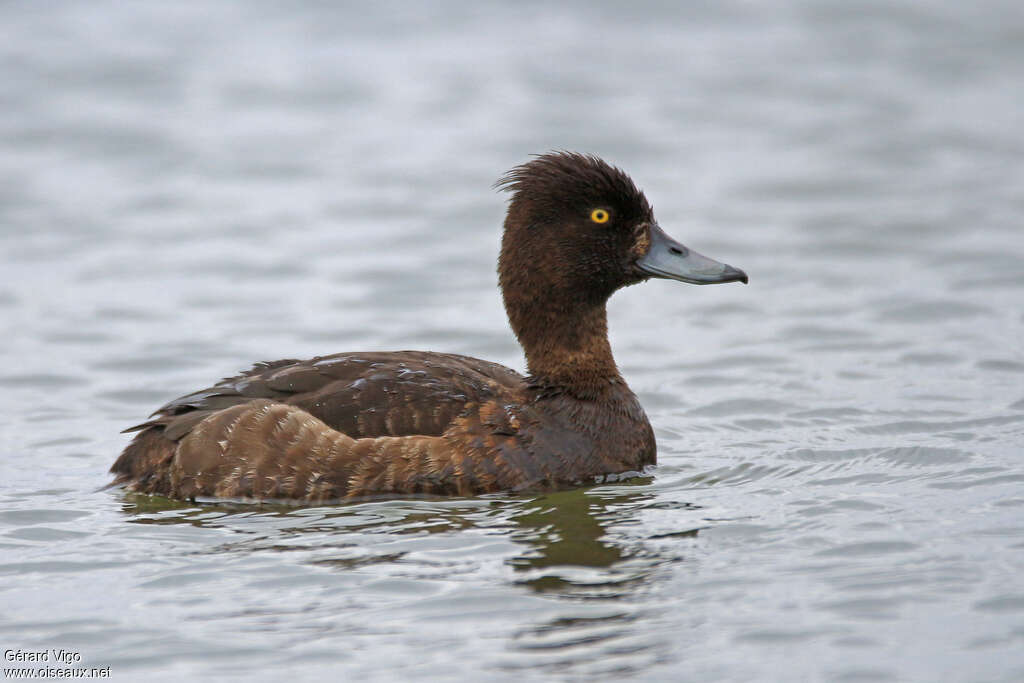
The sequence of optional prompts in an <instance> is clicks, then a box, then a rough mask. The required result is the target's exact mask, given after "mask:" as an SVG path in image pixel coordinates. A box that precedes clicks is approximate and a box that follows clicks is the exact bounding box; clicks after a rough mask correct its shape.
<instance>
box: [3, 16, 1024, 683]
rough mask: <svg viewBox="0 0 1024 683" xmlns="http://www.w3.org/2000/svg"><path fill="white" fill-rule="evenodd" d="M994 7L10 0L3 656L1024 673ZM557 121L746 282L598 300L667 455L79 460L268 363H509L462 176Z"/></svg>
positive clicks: (1017, 289) (243, 674)
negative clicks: (173, 495) (433, 490)
mask: <svg viewBox="0 0 1024 683" xmlns="http://www.w3.org/2000/svg"><path fill="white" fill-rule="evenodd" d="M1021 7H1022V6H1021V5H1020V3H1017V2H1010V1H1009V0H1008V1H1007V2H1004V3H1000V2H979V3H953V2H937V1H935V2H921V1H917V0H914V1H911V0H904V1H902V2H899V1H897V2H870V3H848V2H844V1H840V0H831V1H826V2H811V1H810V0H808V1H807V2H787V3H783V2H776V3H772V2H757V1H755V2H697V3H651V4H644V5H642V6H634V7H633V8H632V9H629V10H625V9H618V10H616V9H601V8H598V7H595V6H593V5H592V4H589V3H578V4H561V5H559V6H558V7H557V8H555V7H551V6H548V5H546V4H522V3H520V4H516V5H515V6H514V7H513V6H511V5H510V6H506V7H490V8H487V7H485V6H482V5H478V4H477V3H468V2H466V3H457V2H451V3H441V4H436V5H431V6H429V7H428V6H427V5H426V4H424V6H422V7H419V6H416V7H413V6H412V4H411V3H409V4H398V3H396V4H387V3H384V4H374V3H350V4H344V3H316V2H304V3H283V4H281V3H258V2H244V3H243V2H237V3H218V4H208V3H162V4H149V5H148V6H144V5H142V4H132V5H124V4H121V3H104V2H89V3H85V2H64V3H34V2H23V3H5V4H4V5H3V7H2V8H0V60H2V61H0V69H2V78H0V272H2V275H0V320H2V321H3V328H2V329H3V332H4V338H3V342H4V343H3V344H2V348H0V389H2V392H0V413H2V415H3V419H2V420H0V444H2V452H0V467H2V476H0V547H2V553H0V595H2V604H3V609H2V611H0V645H2V647H3V649H4V650H10V649H22V650H41V649H46V648H68V649H71V650H74V651H76V652H79V653H80V654H81V656H82V664H83V665H87V666H98V667H105V666H109V667H111V671H112V672H113V674H114V676H115V678H120V679H123V680H142V679H143V678H146V679H147V680H172V679H173V680H179V679H181V678H183V677H188V678H191V679H203V680H223V679H227V678H231V677H233V676H238V677H240V678H245V679H246V680H254V681H257V680H258V681H264V680H265V681H278V680H320V679H324V678H327V677H334V678H338V677H341V678H352V679H354V678H356V677H359V678H365V679H372V680H378V679H388V678H390V679H393V680H394V679H398V678H404V679H410V678H414V677H415V678H451V679H457V678H475V679H484V680H492V679H493V680H531V679H537V678H542V677H551V678H554V679H591V678H604V677H607V678H622V677H627V676H635V677H638V678H644V679H649V680H702V681H712V680H755V679H757V680H779V681H791V680H835V681H852V680H857V681H861V680H868V681H889V680H920V681H939V680H947V681H983V680H984V681H1015V680H1022V679H1024V654H1022V653H1024V462H1022V460H1024V192H1022V188H1024V138H1022V133H1021V131H1022V127H1021V121H1022V118H1021V117H1022V113H1024V89H1022V87H1021V84H1022V83H1024V10H1022V9H1021ZM552 148H566V149H574V150H580V151H588V152H593V153H597V154H600V155H602V156H605V157H606V158H608V159H609V160H611V161H613V162H615V163H616V164H618V165H621V166H622V167H624V168H626V169H627V170H629V171H630V173H631V174H632V175H633V177H634V178H635V179H636V180H637V182H638V184H640V185H641V186H642V187H643V188H644V189H645V190H646V192H647V194H648V196H649V198H650V199H651V201H652V203H653V204H654V206H655V209H656V212H657V215H658V217H659V220H660V222H661V224H662V226H663V227H665V228H666V230H668V231H669V232H670V233H672V234H673V235H675V236H677V237H678V238H680V239H681V240H682V241H684V242H685V243H687V244H688V245H690V246H693V247H695V248H697V249H699V250H700V251H702V252H704V253H706V254H708V255H712V256H716V257H719V258H722V259H723V260H727V261H728V262H730V263H733V264H735V265H738V266H741V267H743V268H744V269H746V270H747V271H748V272H749V273H750V275H751V283H750V285H749V286H748V287H742V286H738V285H728V286H719V287H703V288H697V287H688V286H685V285H681V284H679V283H671V282H651V283H647V284H645V285H641V286H638V287H634V288H631V289H629V290H626V291H623V292H621V293H619V294H617V295H616V296H615V298H614V299H613V300H612V302H611V306H610V311H609V319H610V326H611V328H612V342H613V347H614V349H615V353H616V357H617V360H618V362H619V365H620V367H621V369H622V371H623V373H624V375H625V376H626V377H627V379H628V381H629V382H630V384H631V386H632V387H633V388H634V390H635V391H636V392H637V393H638V394H639V396H640V398H641V401H642V402H643V404H644V406H645V407H646V409H647V412H648V414H649V416H650V418H651V422H652V423H653V424H654V425H655V428H656V432H657V437H658V442H659V462H660V464H659V466H658V468H657V469H656V470H654V471H652V472H650V473H649V476H645V477H643V478H639V479H635V480H630V481H623V482H617V483H612V484H606V485H599V486H594V487H589V488H586V489H581V490H575V491H566V492H563V493H558V494H555V495H549V496H540V497H537V496H525V497H524V496H501V495H499V496H491V497H484V498H478V499H462V500H396V501H378V502H370V503H365V504H356V505H348V506H336V507H322V508H310V509H289V508H273V507H245V506H223V505H221V506H216V505H211V506H196V505H191V504H184V503H176V502H173V501H168V500H164V499H158V498H147V497H140V496H135V495H131V494H128V493H125V492H123V491H120V490H116V489H115V490H110V489H106V490H105V489H103V488H102V487H103V486H104V485H105V484H106V483H107V482H108V481H109V478H108V475H107V474H106V470H107V468H108V467H109V466H110V464H111V462H112V461H113V459H114V458H115V457H116V455H117V453H118V452H119V450H120V449H121V448H122V447H123V446H124V444H125V443H126V442H127V438H126V437H125V436H123V435H120V434H119V433H118V432H119V430H120V429H122V428H124V427H126V426H128V425H131V424H135V423H137V422H139V421H140V420H141V419H142V418H144V417H145V415H146V414H148V413H149V411H150V410H152V409H153V408H154V407H156V406H157V405H159V404H160V403H162V402H163V401H165V400H167V399H170V398H173V397H175V396H178V395H180V394H183V393H186V392H187V391H190V390H192V389H195V388H198V387H202V386H207V385H208V384H209V382H210V381H211V380H214V379H217V378H219V377H222V376H225V375H230V374H234V373H235V372H236V371H238V370H240V369H242V368H244V367H247V365H248V364H249V363H251V362H252V361H255V360H268V359H274V358H280V357H303V356H312V355H316V354H323V353H330V352H335V351H346V350H373V349H403V348H419V349H431V350H438V351H454V352H461V353H467V354H471V355H475V356H480V357H483V358H488V359H491V360H496V361H499V362H503V363H506V364H508V365H511V366H513V367H516V368H519V369H521V368H522V365H523V362H522V358H521V355H520V351H519V348H518V346H517V345H516V343H515V340H514V339H513V338H512V335H511V333H510V332H509V330H508V326H507V323H506V322H505V318H504V313H503V310H502V308H501V303H500V298H499V295H498V292H497V289H496V275H495V271H494V262H495V256H496V253H497V246H498V242H499V238H500V235H499V231H500V221H501V218H502V215H503V210H504V199H503V198H502V197H501V196H499V195H498V194H496V193H495V192H493V191H492V190H491V189H490V185H491V183H492V182H493V181H494V180H495V179H496V178H497V177H498V175H499V174H500V173H501V172H503V171H504V170H506V169H508V168H509V167H511V166H512V165H514V164H517V163H520V162H522V161H524V160H525V159H527V158H528V154H530V153H534V152H543V151H546V150H548V149H552ZM4 666H9V664H8V662H5V663H4Z"/></svg>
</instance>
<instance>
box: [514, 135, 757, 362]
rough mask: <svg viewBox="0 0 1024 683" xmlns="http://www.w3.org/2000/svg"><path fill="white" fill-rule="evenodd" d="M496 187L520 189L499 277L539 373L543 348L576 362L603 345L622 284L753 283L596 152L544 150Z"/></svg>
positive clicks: (529, 357)
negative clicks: (667, 226) (688, 236)
mask: <svg viewBox="0 0 1024 683" xmlns="http://www.w3.org/2000/svg"><path fill="white" fill-rule="evenodd" d="M496 187H498V188H499V189H502V190H506V191H509V192H511V193H512V198H511V200H510V202H509V206H508V214H507V216H506V218H505V231H504V235H503V237H502V245H501V256H500V259H499V262H498V274H499V281H500V284H501V289H502V295H503V297H504V301H505V309H506V311H507V312H508V315H509V321H510V322H511V324H512V328H513V330H514V331H515V333H516V336H517V337H518V338H519V340H520V342H521V343H522V344H523V347H524V349H525V351H526V355H527V362H528V364H529V366H530V370H531V372H534V373H535V374H536V371H535V366H537V365H538V364H543V363H542V362H541V361H540V360H539V359H540V357H541V356H542V355H545V354H546V355H548V356H551V355H552V354H554V355H559V356H560V357H562V358H563V359H565V358H569V359H572V360H574V361H575V360H578V359H579V358H581V357H582V356H581V354H583V355H586V352H587V350H588V349H591V350H594V353H597V351H596V349H597V347H598V346H600V345H601V344H600V342H599V339H604V340H606V339H607V329H606V325H605V312H604V311H605V303H606V302H607V300H608V298H609V297H610V296H611V295H612V293H614V292H615V291H616V290H617V289H620V288H621V287H625V286H628V285H632V284H636V283H638V282H642V281H644V280H647V279H649V278H666V279H671V280H679V281H681V282H689V283H692V284H700V285H706V284H716V283H723V282H743V283H746V282H747V275H746V273H744V272H743V271H742V270H740V269H738V268H734V267H732V266H730V265H727V264H725V263H720V262H718V261H715V260H713V259H710V258H707V257H705V256H702V255H701V254H698V253H697V252H695V251H693V250H691V249H689V248H687V247H685V246H683V245H682V244H680V243H678V242H676V241H675V240H673V239H672V238H671V237H669V236H668V235H667V234H666V233H665V232H664V231H663V230H662V229H661V228H660V227H659V226H658V223H657V221H656V220H655V219H654V212H653V211H652V209H651V205H650V204H649V203H648V201H647V198H646V197H644V194H643V193H642V192H641V191H640V190H639V189H637V187H636V185H635V184H634V183H633V181H632V180H631V179H630V177H629V176H628V175H626V174H625V173H624V172H623V171H621V170H620V169H618V168H615V167H614V166H611V165H609V164H607V163H605V162H604V161H602V160H601V159H599V158H597V157H594V156H589V155H584V154H576V153H572V152H552V153H549V154H544V155H541V156H538V157H536V158H535V159H533V160H532V161H529V162H527V163H525V164H523V165H521V166H517V167H516V168H514V169H512V170H511V171H509V172H508V173H507V174H506V175H505V176H504V177H502V178H501V179H500V180H499V181H498V182H497V183H496ZM605 346H606V342H605ZM556 351H560V352H561V353H555V352H556ZM591 355H593V354H591ZM607 355H608V358H609V359H610V358H611V355H610V351H609V352H608V354H607ZM612 366H614V364H612Z"/></svg>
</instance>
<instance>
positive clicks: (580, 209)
mask: <svg viewBox="0 0 1024 683" xmlns="http://www.w3.org/2000/svg"><path fill="white" fill-rule="evenodd" d="M495 188H496V189H499V190H503V191H507V192H509V193H510V199H509V202H508V207H507V213H506V217H505V221H504V231H503V234H502V240H501V251H500V254H499V257H498V276H499V277H498V283H499V287H500V289H501V294H502V298H503V301H504V305H505V311H506V313H507V315H508V320H509V324H510V326H511V329H512V332H513V333H514V334H515V336H516V338H517V339H518V341H519V343H520V345H521V346H522V349H523V351H524V354H525V358H526V368H527V374H526V375H522V374H520V373H518V372H516V371H515V370H512V369H510V368H508V367H505V366H503V365H500V364H497V363H492V362H489V361H485V360H479V359H477V358H472V357H469V356H464V355H458V354H452V353H435V352H425V351H393V352H378V351H373V352H358V353H336V354H332V355H326V356H318V357H315V358H312V359H309V360H298V359H291V358H289V359H285V360H278V361H273V362H260V363H257V364H255V365H254V366H253V367H252V368H250V369H248V370H246V371H244V372H242V373H240V374H238V375H237V376H234V377H229V378H225V379H223V380H221V381H219V382H217V383H215V384H214V385H213V386H211V387H209V388H206V389H200V390H199V391H194V392H192V393H190V394H186V395H184V396H182V397H180V398H176V399H174V400H172V401H170V402H168V403H167V404H165V405H163V406H161V407H160V408H158V409H157V410H156V411H155V412H154V413H152V415H151V416H150V419H148V420H147V421H145V422H143V423H141V424H139V425H136V426H134V427H130V428H128V429H126V430H124V431H125V432H127V433H132V432H134V437H133V439H132V440H131V442H130V443H129V444H128V445H127V446H126V447H125V449H124V451H123V452H122V453H121V455H120V457H118V458H117V460H116V461H115V462H114V464H113V466H112V467H111V470H110V471H111V473H112V474H113V475H114V480H113V482H112V483H111V485H112V486H113V485H121V486H124V487H126V488H127V489H128V490H131V491H135V492H138V493H143V494H150V495H159V496H165V497H169V498H175V499H181V500H190V501H196V500H206V499H229V500H230V499H235V500H244V501H282V502H292V503H297V504H320V503H328V502H333V501H341V502H345V501H352V500H357V499H367V498H375V497H395V496H477V495H481V494H487V493H497V492H527V491H552V490H556V489H564V488H569V487H575V486H580V485H583V484H586V483H588V482H589V483H593V482H594V481H600V480H603V479H606V478H608V477H609V476H610V475H624V474H628V473H639V472H643V471H645V469H646V468H648V467H650V466H652V465H654V464H655V462H656V444H655V438H654V431H653V429H652V428H651V424H650V422H649V421H648V419H647V415H646V414H645V413H644V410H643V408H642V407H641V405H640V402H639V401H638V399H637V397H636V395H635V394H634V393H633V392H632V391H631V390H630V388H629V386H628V385H627V384H626V381H625V379H624V378H623V376H622V374H621V373H620V372H619V369H618V367H617V366H616V364H615V359H614V358H613V356H612V351H611V347H610V345H609V341H608V324H607V313H606V305H607V302H608V300H609V298H610V297H611V296H612V294H613V293H614V292H616V291H617V290H619V289H621V288H623V287H627V286H630V285H634V284H638V283H641V282H643V281H645V280H648V279H651V278H663V279H669V280H677V281H680V282H684V283H691V284H697V285H707V284H718V283H728V282H742V283H744V284H746V283H747V282H748V278H747V275H746V273H744V272H743V271H742V270H740V269H739V268H734V267H733V266H730V265H728V264H726V263H722V262H719V261H715V260H713V259H711V258H708V257H705V256H702V255H701V254H699V253H697V252H696V251H693V250H692V249H689V248H687V247H685V246H683V245H682V244H680V243H679V242H677V241H675V240H674V239H672V238H671V237H669V235H668V234H667V233H666V232H665V231H664V230H662V228H661V227H660V226H659V225H658V222H657V221H656V220H655V218H654V212H653V210H652V208H651V205H650V203H649V202H648V201H647V198H646V197H645V196H644V193H643V192H642V191H641V190H639V189H638V188H637V186H636V184H634V182H633V181H632V179H631V178H630V177H629V176H628V175H627V174H626V173H625V172H623V171H622V170H621V169H619V168H618V167H616V166H613V165H611V164H608V163H606V162H605V161H603V160H602V159H601V158H599V157H597V156H594V155H588V154H581V153H577V152H568V151H556V152H549V153H546V154H542V155H539V156H535V157H533V158H531V159H530V160H529V161H527V162H525V163H523V164H521V165H519V166H516V167H515V168H513V169H512V170H510V171H509V172H507V173H506V174H505V175H504V176H502V177H501V178H500V179H499V180H498V181H497V182H496V183H495Z"/></svg>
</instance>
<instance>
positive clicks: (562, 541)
mask: <svg viewBox="0 0 1024 683" xmlns="http://www.w3.org/2000/svg"><path fill="white" fill-rule="evenodd" d="M649 482H650V479H647V478H644V479H635V480H632V481H630V482H628V483H624V484H618V485H616V486H614V487H599V488H596V489H595V488H592V489H573V490H569V491H559V492H557V493H551V494H548V495H545V496H541V497H539V498H535V499H533V500H531V501H529V502H525V503H523V505H522V512H520V513H519V514H516V515H515V516H514V517H513V521H514V522H515V524H516V526H517V527H519V530H518V531H516V532H514V533H513V538H514V539H515V540H517V541H518V542H521V543H524V544H526V545H527V546H529V550H528V551H527V552H525V553H523V554H521V555H519V556H517V557H515V558H513V559H512V560H510V564H511V565H512V566H513V567H514V568H515V570H516V572H517V574H519V575H520V577H521V578H520V579H519V581H518V583H520V584H522V585H525V586H529V587H530V588H532V589H534V590H536V591H538V592H543V593H549V592H566V591H568V592H571V593H573V594H574V595H581V594H588V595H590V596H591V597H612V596H614V595H616V594H618V593H619V592H621V589H622V588H623V587H624V586H625V585H626V584H631V583H633V582H635V581H637V580H642V579H643V578H645V577H646V576H647V575H648V573H649V572H648V571H647V570H648V569H649V567H642V566H640V565H639V564H637V563H636V562H631V561H632V560H635V559H636V557H635V553H634V552H631V551H629V550H628V549H626V548H625V547H624V546H623V545H621V544H620V543H616V542H614V541H612V540H610V539H609V536H608V531H607V525H609V524H610V523H612V522H614V523H615V524H616V525H622V524H626V525H628V524H630V522H631V521H632V517H633V515H632V514H631V513H632V512H633V511H636V510H639V509H641V508H643V507H644V506H645V503H646V502H647V501H649V500H650V499H651V498H653V495H652V494H650V493H647V492H646V490H645V488H644V487H643V485H644V484H647V483H649Z"/></svg>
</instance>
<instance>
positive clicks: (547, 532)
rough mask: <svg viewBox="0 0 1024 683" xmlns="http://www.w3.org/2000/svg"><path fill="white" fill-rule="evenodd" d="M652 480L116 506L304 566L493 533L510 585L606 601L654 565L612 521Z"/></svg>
mask: <svg viewBox="0 0 1024 683" xmlns="http://www.w3.org/2000/svg"><path fill="white" fill-rule="evenodd" d="M649 483H650V480H649V479H636V480H632V481H630V482H625V483H619V484H616V485H615V486H604V487H596V488H593V487H592V488H581V489H574V490H569V491H560V492H556V493H550V494H545V495H540V496H536V497H529V498H524V497H521V496H520V497H511V496H506V497H497V498H495V497H485V498H474V499H455V500H450V499H419V500H417V499H413V500H408V499H403V500H386V501H375V502H368V503H356V504H351V505H341V506H333V507H321V508H294V507H289V506H283V505H253V504H241V503H227V502H225V503H216V504H210V503H204V504H195V503H185V502H182V501H176V500H171V499H167V498H162V497H159V496H145V495H140V494H133V493H125V494H124V499H123V503H122V512H123V513H124V514H126V515H128V518H129V519H128V521H129V522H131V523H133V524H143V525H180V524H186V525H191V526H193V527H199V528H208V529H211V530H212V529H218V530H223V529H228V530H231V531H234V532H237V533H238V534H239V536H238V537H234V538H231V540H228V541H227V542H222V543H218V544H216V545H215V546H212V547H211V546H205V545H204V546H203V547H202V549H201V550H199V552H202V553H204V554H207V553H238V552H241V553H257V552H263V551H272V552H303V553H306V554H307V555H308V557H306V558H304V561H305V562H306V563H308V564H311V565H315V566H320V567H332V568H335V569H343V570H348V569H353V568H356V567H361V568H365V567H367V566H368V565H374V564H395V563H401V564H402V565H403V568H404V569H406V570H408V569H409V568H410V567H415V566H417V565H424V564H428V563H429V560H428V557H427V556H428V555H429V553H430V552H431V550H434V549H436V548H437V547H438V546H437V543H436V542H434V541H431V539H435V540H436V539H437V538H439V537H448V538H450V541H451V544H452V545H454V546H458V545H460V544H463V543H465V544H470V543H473V542H477V543H478V542H479V537H480V534H483V535H485V536H486V537H488V538H493V537H495V536H498V537H500V538H502V539H504V540H505V541H507V547H505V548H504V549H503V551H502V552H503V555H504V557H503V562H502V563H503V564H504V565H505V566H511V567H512V569H513V572H514V579H513V582H514V583H515V584H517V585H521V586H525V587H528V588H530V589H532V590H533V591H536V592H538V593H543V594H565V595H571V596H573V597H594V598H607V597H617V596H619V595H621V594H622V592H623V591H624V590H626V588H627V587H628V586H630V585H632V584H634V583H636V582H637V581H643V580H644V579H645V578H646V577H647V576H648V575H649V574H650V572H651V571H652V568H653V566H654V565H655V559H656V558H653V557H651V554H650V553H646V554H645V553H642V552H638V551H637V549H635V548H633V549H630V548H628V547H627V546H626V545H625V544H624V542H623V541H622V540H621V539H617V538H616V536H615V535H614V534H610V533H609V528H608V527H609V525H610V524H611V523H614V524H615V525H617V526H622V525H626V526H628V525H631V524H636V523H637V522H638V520H637V519H636V512H637V511H638V510H640V509H643V508H644V507H648V506H650V505H651V504H652V503H654V504H656V503H655V501H654V500H653V499H654V494H653V493H651V492H650V490H649V488H648V487H647V486H646V485H647V484H649ZM474 531H475V532H477V534H476V535H473V533H472V532H474ZM686 533H687V534H695V533H696V532H695V531H692V532H691V531H688V532H686ZM396 537H403V540H401V541H400V542H399V540H398V539H397V538H396ZM410 537H411V539H412V540H411V541H410V540H408V539H410ZM417 538H420V539H422V541H421V542H419V543H417V541H416V539H417ZM472 539H476V541H473V540H472Z"/></svg>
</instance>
